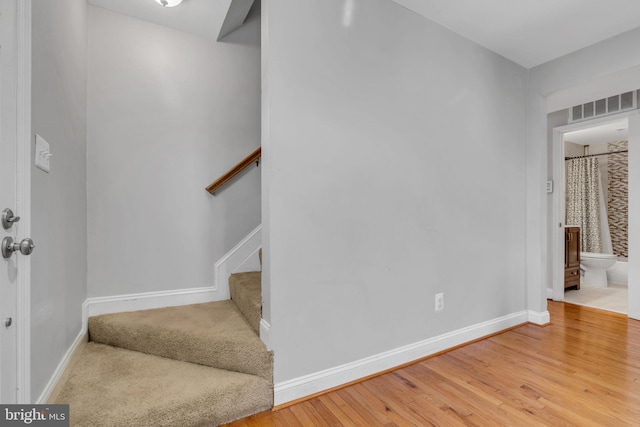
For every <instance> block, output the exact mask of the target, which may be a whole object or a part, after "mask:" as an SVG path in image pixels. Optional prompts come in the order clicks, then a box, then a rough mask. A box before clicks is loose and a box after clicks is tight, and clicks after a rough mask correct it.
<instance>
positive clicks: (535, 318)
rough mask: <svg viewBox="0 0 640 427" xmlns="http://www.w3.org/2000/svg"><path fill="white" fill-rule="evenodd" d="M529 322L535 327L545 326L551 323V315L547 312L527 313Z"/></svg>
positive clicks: (530, 311)
mask: <svg viewBox="0 0 640 427" xmlns="http://www.w3.org/2000/svg"><path fill="white" fill-rule="evenodd" d="M528 318H529V322H531V323H534V324H536V325H546V324H548V323H550V322H551V315H550V314H549V312H548V311H542V312H538V311H533V310H529V311H528Z"/></svg>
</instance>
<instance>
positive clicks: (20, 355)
mask: <svg viewBox="0 0 640 427" xmlns="http://www.w3.org/2000/svg"><path fill="white" fill-rule="evenodd" d="M13 1H15V3H16V17H15V18H16V32H17V34H16V56H17V58H16V61H17V64H16V72H17V76H16V77H17V79H16V86H17V87H16V97H17V105H16V110H17V111H16V112H17V114H16V118H17V119H16V122H17V123H16V141H17V147H16V149H17V156H16V187H17V188H16V214H17V215H20V230H21V234H23V235H24V236H31V145H32V144H31V141H32V130H31V0H13ZM16 263H17V267H18V276H17V278H16V281H17V291H18V301H17V316H16V317H17V321H16V334H17V337H16V338H17V343H16V356H17V362H18V366H17V371H18V372H17V378H16V383H17V384H16V385H17V388H18V390H17V396H16V399H17V402H18V403H31V400H32V399H31V257H28V256H20V257H17V258H16Z"/></svg>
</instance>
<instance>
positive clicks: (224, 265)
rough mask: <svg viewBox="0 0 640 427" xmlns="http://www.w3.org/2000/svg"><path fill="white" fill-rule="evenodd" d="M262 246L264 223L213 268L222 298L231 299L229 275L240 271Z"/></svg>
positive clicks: (217, 288) (214, 285)
mask: <svg viewBox="0 0 640 427" xmlns="http://www.w3.org/2000/svg"><path fill="white" fill-rule="evenodd" d="M261 247H262V224H261V225H259V226H257V227H256V228H255V229H254V230H253V231H252V232H251V233H249V235H248V236H247V237H245V238H244V239H242V241H241V242H240V243H238V244H237V245H236V246H235V247H234V248H233V249H231V250H230V251H229V252H227V253H226V255H225V256H223V257H222V258H220V260H219V261H218V262H216V265H215V266H214V270H213V289H214V290H216V291H218V292H219V293H220V296H221V299H229V298H231V295H230V293H229V276H231V274H232V273H234V272H238V271H240V270H239V269H240V268H241V266H242V265H243V264H244V263H245V262H248V261H249V260H251V259H252V258H254V257H256V256H257V254H258V251H259V250H260V248H261Z"/></svg>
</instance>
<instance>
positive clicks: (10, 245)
mask: <svg viewBox="0 0 640 427" xmlns="http://www.w3.org/2000/svg"><path fill="white" fill-rule="evenodd" d="M35 247H36V245H34V244H33V240H31V239H29V238H26V239H22V241H21V242H14V241H13V239H12V238H11V237H5V238H4V239H2V257H3V258H10V257H11V255H13V253H14V252H17V251H20V253H21V254H22V255H31V252H33V248H35Z"/></svg>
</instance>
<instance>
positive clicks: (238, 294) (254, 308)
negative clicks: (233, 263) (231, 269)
mask: <svg viewBox="0 0 640 427" xmlns="http://www.w3.org/2000/svg"><path fill="white" fill-rule="evenodd" d="M261 283H262V273H260V272H259V271H252V272H248V273H236V274H232V275H231V277H229V290H230V291H231V300H232V301H233V302H234V303H235V304H236V306H237V307H238V309H239V310H240V312H241V313H242V314H243V315H244V317H245V318H246V319H247V321H248V322H249V325H251V328H252V329H253V330H254V331H255V332H256V334H258V335H259V334H260V319H261V318H262V287H261Z"/></svg>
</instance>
